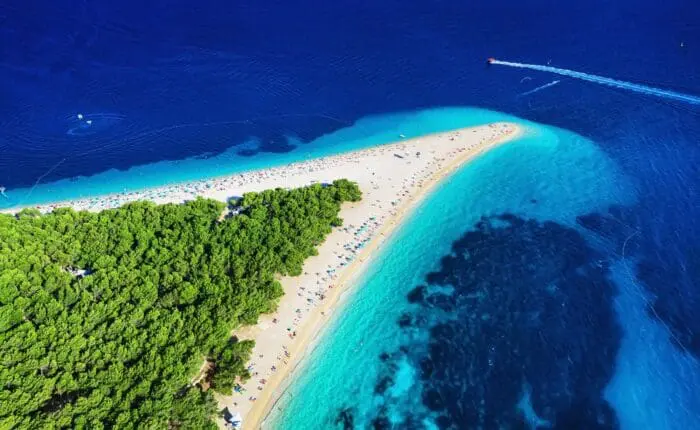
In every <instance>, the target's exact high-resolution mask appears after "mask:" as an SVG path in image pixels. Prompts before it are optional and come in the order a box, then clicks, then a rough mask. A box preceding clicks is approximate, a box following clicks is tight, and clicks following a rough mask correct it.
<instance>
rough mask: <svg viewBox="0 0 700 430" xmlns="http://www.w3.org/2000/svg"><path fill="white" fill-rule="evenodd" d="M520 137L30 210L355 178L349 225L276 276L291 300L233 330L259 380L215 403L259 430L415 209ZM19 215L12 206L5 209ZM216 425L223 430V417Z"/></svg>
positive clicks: (414, 147) (181, 198) (304, 164)
mask: <svg viewBox="0 0 700 430" xmlns="http://www.w3.org/2000/svg"><path fill="white" fill-rule="evenodd" d="M523 131H524V130H523V128H522V126H519V125H517V124H514V123H507V122H499V123H492V124H487V125H482V126H476V127H469V128H462V129H456V130H451V131H445V132H439V133H434V134H429V135H424V136H419V137H415V138H410V139H406V138H405V137H404V136H399V138H400V140H397V141H396V142H394V143H388V144H383V145H378V146H375V147H371V148H365V149H361V150H356V151H351V152H346V153H341V154H337V155H331V156H326V157H320V158H315V159H309V160H305V161H299V162H295V163H290V164H288V165H285V166H278V167H271V168H267V169H261V170H251V171H247V172H242V173H237V174H233V175H228V176H221V177H216V178H212V179H206V180H199V181H192V182H185V183H177V184H170V185H168V186H162V187H156V188H150V189H144V190H140V191H130V192H123V193H117V194H108V195H103V196H95V197H89V198H83V199H76V200H68V201H61V202H54V203H49V204H42V205H31V206H27V207H29V208H34V209H38V210H39V211H40V212H50V211H52V210H53V209H56V208H59V207H72V208H73V209H75V210H87V211H101V210H105V209H109V208H114V207H119V206H121V205H123V204H125V203H128V202H132V201H138V200H150V201H153V202H155V203H159V204H163V203H183V202H185V201H188V200H192V199H194V198H197V197H205V198H211V199H215V200H219V201H224V202H225V201H227V200H228V199H229V198H231V197H234V196H242V195H243V194H244V193H246V192H259V191H264V190H267V189H274V188H298V187H303V186H308V185H311V184H314V183H330V182H332V181H333V180H336V179H341V178H344V179H348V180H351V181H354V182H356V183H357V184H358V186H359V188H360V190H361V191H362V193H363V197H362V200H361V201H359V202H346V203H344V204H343V206H342V208H341V212H340V217H341V218H343V220H344V222H343V225H342V226H341V227H336V228H333V230H332V232H331V233H330V234H329V235H328V236H327V237H326V239H325V241H324V242H323V243H322V244H320V245H319V246H318V247H317V249H318V255H315V256H312V257H309V258H308V259H307V260H306V261H305V262H304V266H303V274H302V275H300V276H297V277H282V278H281V279H280V282H281V284H282V287H283V289H284V291H285V295H284V296H283V297H282V298H281V299H280V301H279V303H278V307H277V309H276V311H275V312H273V313H272V314H266V315H261V316H260V318H259V320H258V323H257V324H256V325H253V326H245V327H241V328H238V329H237V330H235V331H234V332H233V334H234V335H235V336H237V337H238V338H239V339H253V340H255V342H256V345H255V347H254V349H253V352H252V355H251V361H250V362H249V370H250V371H251V374H252V375H253V376H252V377H251V378H250V380H249V381H247V382H246V383H244V384H241V385H240V386H239V391H238V392H234V393H233V394H232V395H229V396H223V395H219V394H216V395H215V397H216V400H217V402H218V404H219V408H220V409H224V408H227V409H228V410H229V411H230V412H232V413H233V414H236V413H239V414H240V415H241V416H242V418H243V428H244V429H254V428H260V426H261V425H264V421H265V420H266V419H267V417H268V415H269V413H270V412H271V410H272V408H273V406H274V405H275V404H276V403H277V402H278V400H279V399H280V398H281V396H282V394H283V393H284V392H285V390H286V388H287V387H288V386H289V385H290V384H291V383H292V382H293V379H294V378H293V377H294V374H295V371H296V370H298V369H301V368H302V366H301V365H302V364H304V362H305V361H304V358H305V357H307V356H308V354H309V352H310V351H311V350H312V348H314V347H315V345H316V343H317V341H318V340H319V339H320V335H321V334H322V333H323V329H324V328H325V327H326V326H327V322H329V321H330V320H331V318H333V316H332V314H334V313H337V312H338V311H339V310H340V309H342V307H341V306H340V304H341V303H342V302H343V301H344V298H345V297H348V296H349V294H350V293H352V292H353V291H354V290H353V288H352V287H354V286H355V285H356V284H357V282H356V281H357V279H358V277H359V276H360V275H362V274H363V273H364V272H365V271H366V269H367V267H368V266H369V264H370V262H371V261H373V259H374V258H375V257H376V256H377V255H378V251H379V250H381V249H382V247H383V245H384V244H385V243H386V242H387V241H388V240H389V239H390V238H391V237H392V235H393V234H394V233H395V232H396V230H397V227H399V226H400V225H402V224H403V222H404V220H405V219H406V217H407V216H408V215H409V214H411V213H412V212H413V210H414V209H415V207H416V206H417V205H419V204H420V203H421V202H422V201H423V200H424V198H425V197H426V196H427V195H428V194H429V193H430V192H432V191H433V189H434V188H435V187H436V186H437V185H438V184H440V183H441V182H442V181H443V179H444V178H446V177H447V176H449V175H451V174H452V173H453V172H454V171H456V170H457V169H459V168H460V167H461V166H463V165H464V164H466V163H467V162H469V161H470V160H472V159H474V158H476V157H477V156H479V155H481V154H483V153H485V152H487V151H488V150H490V149H492V148H494V147H496V146H499V145H500V144H503V143H506V142H509V141H512V140H515V139H516V138H517V137H518V136H519V135H520V134H522V133H523ZM22 209H23V207H13V208H8V209H3V210H0V213H2V212H4V213H17V212H19V211H20V210H22ZM195 379H196V378H195ZM216 421H217V424H218V425H219V427H220V428H225V422H224V420H223V419H222V418H221V417H217V418H216Z"/></svg>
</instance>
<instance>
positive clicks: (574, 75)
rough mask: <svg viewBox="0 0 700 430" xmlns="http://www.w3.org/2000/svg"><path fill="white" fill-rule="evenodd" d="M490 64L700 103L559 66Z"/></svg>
mask: <svg viewBox="0 0 700 430" xmlns="http://www.w3.org/2000/svg"><path fill="white" fill-rule="evenodd" d="M490 64H498V65H501V66H509V67H517V68H519V69H530V70H537V71H540V72H548V73H555V74H557V75H561V76H568V77H570V78H575V79H581V80H584V81H588V82H593V83H596V84H600V85H607V86H609V87H615V88H620V89H623V90H629V91H633V92H636V93H640V94H646V95H649V96H655V97H662V98H665V99H670V100H677V101H682V102H686V103H691V104H695V105H700V97H698V96H694V95H691V94H684V93H679V92H676V91H670V90H663V89H660V88H654V87H650V86H647V85H640V84H634V83H632V82H626V81H620V80H618V79H612V78H606V77H604V76H598V75H591V74H589V73H583V72H576V71H574V70H567V69H560V68H558V67H550V66H542V65H539V64H525V63H514V62H511V61H500V60H491V61H490Z"/></svg>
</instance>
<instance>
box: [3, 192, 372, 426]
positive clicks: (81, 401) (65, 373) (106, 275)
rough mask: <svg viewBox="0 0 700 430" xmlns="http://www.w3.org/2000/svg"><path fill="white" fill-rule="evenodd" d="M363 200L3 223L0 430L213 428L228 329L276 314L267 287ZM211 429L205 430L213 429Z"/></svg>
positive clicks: (278, 198) (281, 201)
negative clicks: (205, 371) (206, 387)
mask: <svg viewBox="0 0 700 430" xmlns="http://www.w3.org/2000/svg"><path fill="white" fill-rule="evenodd" d="M360 197H361V193H360V190H359V189H358V187H357V185H355V184H354V183H352V182H349V181H346V180H338V181H335V182H333V184H331V185H324V186H322V185H313V186H309V187H305V188H300V189H295V190H282V189H277V190H272V191H265V192H262V193H250V194H245V195H244V196H243V197H242V198H240V199H237V200H235V201H232V202H231V203H230V207H231V209H235V210H234V211H232V212H235V213H237V215H235V216H228V217H225V218H222V217H221V215H222V213H224V210H225V209H226V207H225V206H226V205H225V204H224V203H221V202H216V201H213V200H204V199H197V200H195V201H191V202H188V203H186V204H180V205H176V204H167V205H156V204H153V203H149V202H137V203H132V204H128V205H126V206H123V207H121V208H118V209H110V210H105V211H103V212H100V213H89V212H75V211H73V210H71V209H56V210H54V211H53V212H52V213H50V214H46V215H41V214H39V213H38V212H37V211H35V210H24V211H22V212H20V213H19V214H17V215H16V216H11V215H0V384H1V387H0V429H11V428H18V429H43V428H48V429H50V428H76V429H81V428H85V429H101V428H116V429H130V428H153V429H166V428H175V429H177V428H183V429H185V428H194V429H204V428H210V427H212V426H213V423H212V421H210V417H211V416H212V414H214V413H215V412H216V407H215V404H214V402H213V400H212V395H211V392H210V391H207V392H203V391H202V390H200V388H199V387H197V386H191V381H192V378H193V377H194V376H195V375H196V374H197V373H198V370H199V369H200V368H201V366H202V363H203V362H204V360H205V359H208V360H210V361H211V362H212V363H213V366H212V369H213V371H212V372H211V374H210V375H209V376H208V378H209V381H210V383H211V386H212V388H213V389H215V390H217V391H221V392H228V393H230V391H231V387H232V384H233V382H234V379H235V378H236V377H237V376H240V377H246V376H247V375H246V370H245V363H246V361H247V358H248V355H249V354H250V351H251V348H252V342H250V341H242V342H236V341H235V339H232V338H231V335H230V333H231V330H232V329H233V328H235V327H237V326H239V325H241V324H252V323H255V322H256V320H257V317H258V315H260V314H261V313H265V312H270V311H272V310H273V309H274V308H275V306H276V303H277V299H278V298H279V297H280V296H281V295H282V294H283V292H282V288H281V286H280V284H279V282H278V281H277V280H276V277H277V276H279V275H298V274H300V273H301V270H302V263H303V261H304V260H305V259H306V258H307V257H309V256H311V255H314V254H315V253H316V246H317V245H319V244H320V243H321V242H322V241H323V239H324V237H325V236H326V235H327V234H328V233H329V232H330V231H331V227H332V226H337V225H340V224H341V222H342V220H341V219H340V218H338V213H339V211H340V204H341V203H342V202H344V201H357V200H359V199H360ZM214 428H215V427H214Z"/></svg>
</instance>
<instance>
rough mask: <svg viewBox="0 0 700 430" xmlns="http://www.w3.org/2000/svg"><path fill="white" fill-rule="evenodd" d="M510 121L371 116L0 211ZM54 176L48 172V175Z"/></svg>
mask: <svg viewBox="0 0 700 430" xmlns="http://www.w3.org/2000/svg"><path fill="white" fill-rule="evenodd" d="M507 120H515V118H512V117H510V116H508V115H504V114H501V113H498V112H492V111H488V110H483V109H473V108H440V109H429V110H424V111H417V112H406V113H397V114H393V115H381V116H372V117H367V118H363V119H361V120H359V121H357V122H356V123H355V124H354V125H352V126H350V127H347V128H342V129H339V130H337V131H335V132H333V133H330V134H327V135H324V136H321V137H319V138H318V139H316V140H314V141H312V142H308V143H302V142H300V141H298V140H297V139H296V138H295V137H294V136H289V143H290V144H291V145H292V146H294V147H295V149H294V150H293V151H291V152H288V153H284V154H272V153H261V154H258V155H256V156H255V157H245V156H242V155H240V154H239V151H240V150H241V149H245V148H247V147H248V146H246V145H243V146H240V145H238V146H236V147H233V148H232V149H231V150H229V151H227V152H225V153H223V154H221V155H218V156H214V157H209V158H192V159H186V160H179V161H164V162H160V163H154V164H148V165H143V166H138V167H133V168H131V169H129V170H126V171H117V170H111V171H107V172H103V173H101V174H97V175H94V176H90V177H77V178H71V179H70V180H61V181H57V182H50V183H44V182H43V181H42V178H39V180H38V181H37V183H36V184H35V185H34V186H33V187H31V188H23V189H10V190H7V192H6V198H0V208H7V207H12V206H29V205H36V204H42V203H48V202H55V201H59V200H69V199H77V198H83V197H93V196H96V195H102V194H109V193H118V192H123V191H134V190H138V189H142V188H147V187H156V186H162V185H167V184H172V183H178V182H186V181H192V180H199V179H206V178H211V177H216V176H223V175H228V174H233V173H239V172H242V171H246V170H253V169H260V168H266V167H272V166H280V165H284V164H287V163H292V162H295V161H302V160H306V159H309V158H317V157H322V156H326V155H332V154H338V153H341V152H346V151H351V150H357V149H362V148H367V147H371V146H375V145H380V144H386V143H390V142H394V141H396V140H398V139H399V138H400V135H403V136H405V137H408V138H410V137H415V136H421V135H424V134H428V133H435V132H439V131H445V130H451V129H455V128H461V127H468V126H472V125H478V124H486V123H489V122H494V121H507ZM246 144H247V145H249V146H253V147H255V146H257V142H256V141H255V140H254V139H252V138H251V140H250V142H247V143H246ZM55 168H60V165H56V166H55ZM50 173H51V172H50V171H49V172H46V174H47V175H48V174H50Z"/></svg>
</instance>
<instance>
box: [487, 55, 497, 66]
mask: <svg viewBox="0 0 700 430" xmlns="http://www.w3.org/2000/svg"><path fill="white" fill-rule="evenodd" d="M494 61H496V59H495V58H493V57H489V58H487V59H486V65H488V66H490V65H491V64H493V62H494Z"/></svg>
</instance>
